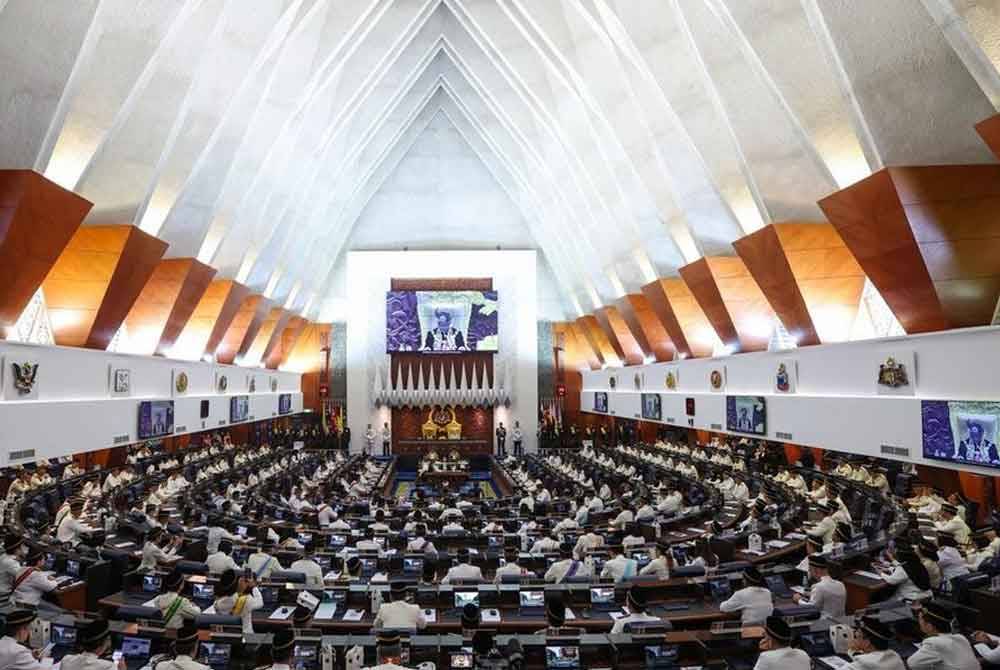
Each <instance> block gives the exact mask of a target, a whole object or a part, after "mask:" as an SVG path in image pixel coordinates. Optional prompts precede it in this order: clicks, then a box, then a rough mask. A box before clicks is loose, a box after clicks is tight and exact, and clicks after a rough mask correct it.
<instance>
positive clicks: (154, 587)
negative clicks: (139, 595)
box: [142, 575, 163, 593]
mask: <svg viewBox="0 0 1000 670" xmlns="http://www.w3.org/2000/svg"><path fill="white" fill-rule="evenodd" d="M162 588H163V578H162V577H160V576H159V575H143V576H142V592H143V593H159V592H160V590H161V589H162Z"/></svg>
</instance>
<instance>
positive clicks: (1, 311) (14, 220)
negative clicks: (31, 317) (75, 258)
mask: <svg viewBox="0 0 1000 670" xmlns="http://www.w3.org/2000/svg"><path fill="white" fill-rule="evenodd" d="M91 207H93V205H92V204H91V203H90V202H88V201H87V200H85V199H84V198H81V197H80V196H78V195H76V194H75V193H73V192H72V191H67V190H66V189H64V188H62V187H60V186H58V185H57V184H55V183H54V182H51V181H49V180H48V179H46V178H45V177H43V176H42V175H40V174H38V173H37V172H34V171H32V170H0V286H2V287H3V290H0V335H2V334H3V330H4V329H5V328H6V327H8V326H12V325H14V324H15V323H16V322H17V319H18V317H19V316H21V312H23V311H24V308H25V307H27V305H28V302H29V301H30V300H31V296H33V295H34V294H35V291H37V290H38V287H39V286H41V285H42V282H43V281H44V280H45V277H46V276H47V275H48V274H49V271H51V270H52V268H53V266H54V265H55V263H56V261H57V259H58V258H59V256H60V255H61V254H62V252H63V250H64V249H65V248H66V245H67V244H69V242H70V240H71V239H72V238H73V234H74V233H75V232H76V230H77V229H78V228H79V227H80V223H81V222H82V221H83V219H84V217H85V216H86V215H87V213H88V212H89V211H90V208H91Z"/></svg>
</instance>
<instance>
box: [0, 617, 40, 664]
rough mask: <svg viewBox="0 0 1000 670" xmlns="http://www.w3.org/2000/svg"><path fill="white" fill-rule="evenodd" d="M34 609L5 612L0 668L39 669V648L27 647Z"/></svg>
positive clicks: (0, 646)
mask: <svg viewBox="0 0 1000 670" xmlns="http://www.w3.org/2000/svg"><path fill="white" fill-rule="evenodd" d="M34 620H35V611H34V610H29V609H18V610H13V611H11V612H8V613H7V617H6V626H5V634H4V636H3V637H0V668H3V669H4V670H41V668H43V667H46V666H43V665H42V663H40V662H39V659H41V658H42V654H41V650H36V651H32V650H31V649H29V648H28V646H27V645H28V640H29V639H30V638H31V624H32V622H33V621H34Z"/></svg>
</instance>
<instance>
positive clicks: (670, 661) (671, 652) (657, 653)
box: [646, 644, 680, 670]
mask: <svg viewBox="0 0 1000 670" xmlns="http://www.w3.org/2000/svg"><path fill="white" fill-rule="evenodd" d="M679 655H680V649H679V648H678V647H677V645H675V644H657V645H652V646H649V647H646V668H647V670H666V669H668V668H675V667H677V658H678V656H679Z"/></svg>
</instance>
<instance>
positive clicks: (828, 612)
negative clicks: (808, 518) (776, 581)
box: [793, 554, 847, 618]
mask: <svg viewBox="0 0 1000 670" xmlns="http://www.w3.org/2000/svg"><path fill="white" fill-rule="evenodd" d="M809 574H810V576H811V577H812V578H813V579H814V580H816V583H815V584H813V585H812V587H811V588H810V589H809V597H808V598H804V597H802V596H800V595H798V594H795V596H794V597H793V598H794V600H795V602H797V603H799V604H800V605H812V606H813V607H815V608H817V609H818V610H819V611H820V614H822V615H823V616H826V617H830V618H834V617H842V616H844V608H845V606H846V604H847V588H846V587H845V586H844V583H843V582H842V581H840V580H838V579H834V578H833V577H831V576H830V563H829V561H827V559H826V557H825V556H823V555H822V554H814V555H812V556H810V557H809Z"/></svg>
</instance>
